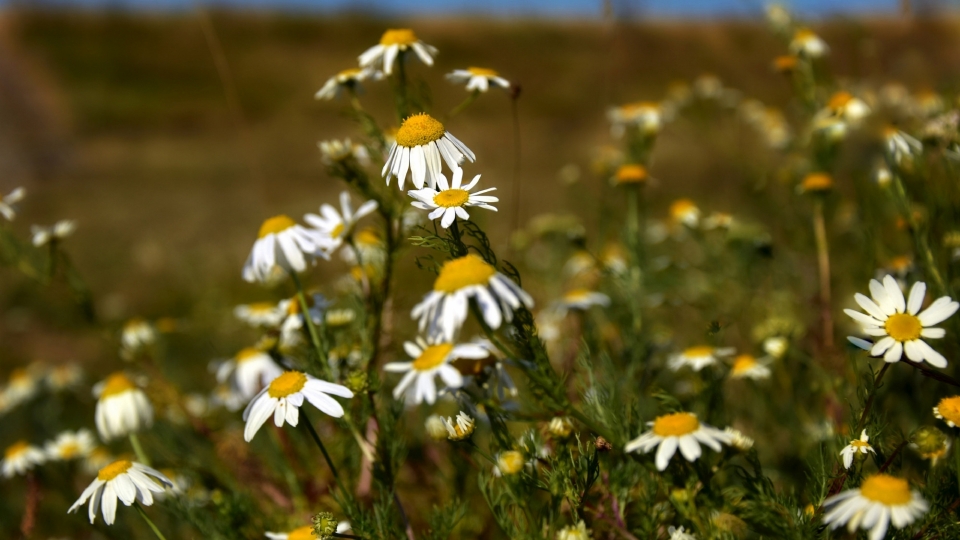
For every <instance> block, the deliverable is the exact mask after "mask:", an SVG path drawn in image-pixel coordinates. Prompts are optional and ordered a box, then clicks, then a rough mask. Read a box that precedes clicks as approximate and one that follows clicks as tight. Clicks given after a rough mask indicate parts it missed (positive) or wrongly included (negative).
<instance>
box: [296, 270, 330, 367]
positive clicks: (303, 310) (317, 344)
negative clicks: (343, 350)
mask: <svg viewBox="0 0 960 540" xmlns="http://www.w3.org/2000/svg"><path fill="white" fill-rule="evenodd" d="M290 277H291V278H293V283H294V285H296V287H297V299H298V300H299V301H300V314H301V315H302V316H303V323H304V324H305V325H307V332H308V333H309V334H310V342H311V343H312V344H313V348H314V350H315V351H316V352H317V364H319V365H320V373H321V374H322V375H323V376H324V377H326V378H327V379H330V378H331V373H330V365H329V364H328V363H327V355H326V354H324V352H323V343H322V342H321V341H320V334H319V333H318V332H317V327H316V326H315V325H314V324H313V318H312V317H311V316H310V306H309V305H307V295H306V294H304V292H303V284H302V283H301V282H300V278H299V277H298V276H297V273H296V272H290Z"/></svg>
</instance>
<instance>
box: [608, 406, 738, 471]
mask: <svg viewBox="0 0 960 540" xmlns="http://www.w3.org/2000/svg"><path fill="white" fill-rule="evenodd" d="M647 425H648V426H650V427H651V429H650V431H648V432H646V433H643V434H641V435H640V436H639V437H637V438H636V439H634V440H632V441H630V442H628V443H627V446H626V448H625V451H627V452H635V451H637V450H639V451H640V452H642V453H644V454H646V453H648V452H650V451H651V450H653V449H654V448H657V446H659V447H660V448H658V449H657V456H656V465H657V470H658V471H662V470H664V469H666V468H667V464H668V463H669V462H670V458H672V457H673V455H674V454H675V453H676V452H677V448H678V447H679V448H680V453H681V454H683V457H684V458H685V459H686V460H687V461H689V462H691V463H692V462H694V461H696V460H697V458H698V457H700V454H701V452H702V450H701V449H700V445H701V444H703V445H706V446H709V447H710V448H712V449H713V450H714V451H715V452H719V451H720V443H723V444H730V436H729V435H727V434H726V433H725V432H723V431H721V430H719V429H717V428H715V427H711V426H708V425H707V424H704V423H701V422H700V421H699V420H698V419H697V416H696V415H695V414H693V413H688V412H677V413H671V414H665V415H663V416H658V417H657V418H656V419H655V420H654V421H653V422H647Z"/></svg>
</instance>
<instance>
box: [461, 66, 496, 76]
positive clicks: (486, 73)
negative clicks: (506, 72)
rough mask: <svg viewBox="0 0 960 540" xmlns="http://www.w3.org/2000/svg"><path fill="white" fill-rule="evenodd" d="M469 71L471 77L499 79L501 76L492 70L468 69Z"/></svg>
mask: <svg viewBox="0 0 960 540" xmlns="http://www.w3.org/2000/svg"><path fill="white" fill-rule="evenodd" d="M467 71H469V72H470V74H471V75H476V76H479V77H497V76H499V75H500V74H499V73H497V72H496V71H494V70H492V69H487V68H482V67H468V68H467Z"/></svg>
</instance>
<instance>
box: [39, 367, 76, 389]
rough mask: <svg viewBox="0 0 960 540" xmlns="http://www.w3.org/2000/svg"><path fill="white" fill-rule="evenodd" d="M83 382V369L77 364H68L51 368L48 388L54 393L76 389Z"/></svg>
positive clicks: (48, 374) (48, 375) (48, 373)
mask: <svg viewBox="0 0 960 540" xmlns="http://www.w3.org/2000/svg"><path fill="white" fill-rule="evenodd" d="M81 381H83V368H81V367H80V364H77V363H76V362H66V363H63V364H60V365H57V366H54V367H52V368H50V371H48V372H47V386H49V387H50V389H51V390H53V391H54V392H60V391H62V390H67V389H70V388H74V387H76V386H77V385H79V384H80V382H81Z"/></svg>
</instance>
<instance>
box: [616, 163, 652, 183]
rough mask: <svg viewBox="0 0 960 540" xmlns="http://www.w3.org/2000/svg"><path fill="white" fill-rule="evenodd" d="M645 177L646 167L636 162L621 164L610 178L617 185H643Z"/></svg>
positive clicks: (646, 177) (645, 180) (646, 176)
mask: <svg viewBox="0 0 960 540" xmlns="http://www.w3.org/2000/svg"><path fill="white" fill-rule="evenodd" d="M647 179H648V175H647V169H646V168H645V167H644V166H643V165H637V164H636V163H628V164H626V165H621V166H620V167H619V168H617V172H616V173H615V174H614V175H613V178H612V180H613V183H614V184H615V185H618V186H631V185H643V184H645V183H646V182H647Z"/></svg>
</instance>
